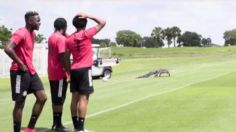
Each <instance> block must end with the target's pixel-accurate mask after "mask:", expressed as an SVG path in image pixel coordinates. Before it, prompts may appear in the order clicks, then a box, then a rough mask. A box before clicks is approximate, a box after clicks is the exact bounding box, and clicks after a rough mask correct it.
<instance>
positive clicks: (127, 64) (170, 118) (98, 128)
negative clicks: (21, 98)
mask: <svg viewBox="0 0 236 132" xmlns="http://www.w3.org/2000/svg"><path fill="white" fill-rule="evenodd" d="M112 50H113V54H114V55H116V56H119V57H121V60H122V61H121V63H120V65H119V66H116V67H114V69H113V76H112V79H111V80H109V81H106V82H104V81H102V80H94V86H95V93H94V94H93V95H92V96H91V98H90V103H89V112H88V116H87V119H86V128H87V129H88V130H91V131H92V132H144V131H145V132H222V131H225V132H235V131H236V126H235V124H236V47H223V48H176V49H174V48H172V49H139V48H113V49H112ZM160 67H162V68H167V69H169V70H170V73H171V77H161V78H154V77H151V78H147V79H136V77H137V76H140V75H143V74H145V73H146V72H149V71H151V70H154V69H156V68H160ZM42 79H43V82H44V85H45V89H46V92H47V95H48V101H47V103H46V105H45V108H44V110H43V113H42V115H41V117H40V118H39V120H38V123H37V130H38V132H50V127H51V123H52V114H51V113H52V110H51V100H50V93H49V85H48V81H47V78H46V77H43V78H42ZM9 87H10V85H9V79H0V122H1V123H0V128H1V130H0V131H1V132H11V131H12V107H13V105H14V104H13V102H12V101H11V94H10V91H9V89H10V88H9ZM70 95H71V94H70V92H69V91H68V93H67V100H66V103H65V106H64V115H63V122H64V124H66V126H67V127H69V128H71V129H72V128H73V125H72V123H71V117H70V99H71V98H70ZM34 101H35V99H34V96H32V95H30V96H28V98H27V102H26V105H25V109H24V115H23V123H22V126H23V127H25V126H27V123H28V120H29V117H30V114H31V108H32V105H33V102H34Z"/></svg>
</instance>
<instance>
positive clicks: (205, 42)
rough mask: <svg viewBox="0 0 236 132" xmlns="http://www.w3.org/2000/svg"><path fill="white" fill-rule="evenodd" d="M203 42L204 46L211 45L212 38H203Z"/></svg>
mask: <svg viewBox="0 0 236 132" xmlns="http://www.w3.org/2000/svg"><path fill="white" fill-rule="evenodd" d="M201 42H202V45H203V46H210V44H211V38H202V40H201Z"/></svg>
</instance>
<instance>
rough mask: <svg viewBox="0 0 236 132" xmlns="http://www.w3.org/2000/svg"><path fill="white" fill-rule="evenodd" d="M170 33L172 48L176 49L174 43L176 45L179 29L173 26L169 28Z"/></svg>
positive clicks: (179, 33)
mask: <svg viewBox="0 0 236 132" xmlns="http://www.w3.org/2000/svg"><path fill="white" fill-rule="evenodd" d="M171 32H172V38H173V42H174V47H176V45H175V43H176V40H177V38H178V37H179V36H180V35H181V30H180V28H179V27H177V26H174V27H172V28H171Z"/></svg>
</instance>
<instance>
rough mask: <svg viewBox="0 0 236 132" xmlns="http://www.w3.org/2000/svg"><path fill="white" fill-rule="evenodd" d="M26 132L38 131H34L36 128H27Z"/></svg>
mask: <svg viewBox="0 0 236 132" xmlns="http://www.w3.org/2000/svg"><path fill="white" fill-rule="evenodd" d="M24 132H36V129H34V128H25V129H24Z"/></svg>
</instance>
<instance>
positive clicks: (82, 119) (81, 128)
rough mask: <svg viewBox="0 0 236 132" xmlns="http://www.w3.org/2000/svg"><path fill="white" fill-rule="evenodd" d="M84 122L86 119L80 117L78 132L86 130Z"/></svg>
mask: <svg viewBox="0 0 236 132" xmlns="http://www.w3.org/2000/svg"><path fill="white" fill-rule="evenodd" d="M84 120H85V118H84V117H79V120H78V130H79V131H83V130H84Z"/></svg>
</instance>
